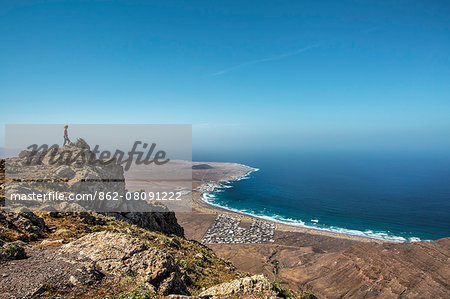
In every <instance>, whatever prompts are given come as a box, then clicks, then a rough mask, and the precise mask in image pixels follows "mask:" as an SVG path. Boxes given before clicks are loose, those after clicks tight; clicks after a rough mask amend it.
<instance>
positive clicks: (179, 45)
mask: <svg viewBox="0 0 450 299" xmlns="http://www.w3.org/2000/svg"><path fill="white" fill-rule="evenodd" d="M0 3H1V4H0V36H1V42H0V104H1V106H0V107H1V111H2V116H1V119H0V122H1V123H0V125H2V126H3V125H4V124H7V123H69V124H70V123H191V124H193V135H194V150H195V148H196V147H197V148H205V149H208V148H211V149H212V148H218V147H220V148H224V149H227V148H230V149H239V148H242V149H252V148H262V147H264V146H269V147H272V148H277V147H280V148H304V149H331V150H333V149H358V148H371V149H403V148H408V149H418V150H424V149H425V150H440V151H445V150H450V54H449V53H450V2H449V1H446V0H443V1H392V0H390V1H380V0H376V1H343V0H341V1H273V0H272V1H263V0H258V1H242V0H241V1H158V2H156V1H96V2H94V1H26V0H25V1H0ZM3 139H4V131H3V130H0V140H1V141H0V146H3Z"/></svg>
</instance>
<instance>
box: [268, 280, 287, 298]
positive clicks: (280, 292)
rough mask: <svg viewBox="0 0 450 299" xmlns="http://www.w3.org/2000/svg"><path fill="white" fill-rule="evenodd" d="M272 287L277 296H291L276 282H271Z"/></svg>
mask: <svg viewBox="0 0 450 299" xmlns="http://www.w3.org/2000/svg"><path fill="white" fill-rule="evenodd" d="M272 289H273V290H274V291H275V293H277V296H278V297H281V298H292V296H291V294H289V292H288V291H287V290H285V289H284V288H283V287H282V286H281V285H280V284H279V283H278V282H276V281H274V282H272Z"/></svg>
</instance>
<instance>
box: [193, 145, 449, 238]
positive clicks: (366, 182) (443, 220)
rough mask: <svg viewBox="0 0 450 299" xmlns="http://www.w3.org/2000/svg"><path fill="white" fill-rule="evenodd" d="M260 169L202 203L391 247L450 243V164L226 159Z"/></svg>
mask: <svg viewBox="0 0 450 299" xmlns="http://www.w3.org/2000/svg"><path fill="white" fill-rule="evenodd" d="M195 158H196V160H198V161H200V160H202V161H205V160H206V161H230V162H239V163H242V164H245V165H249V166H251V167H254V168H258V169H259V170H258V171H255V172H251V173H250V174H249V175H247V176H246V177H244V178H243V179H241V180H238V181H233V182H227V183H225V184H224V188H222V189H220V190H218V191H217V192H214V193H208V194H205V195H204V199H205V200H206V201H208V202H210V203H211V204H215V205H219V206H221V207H226V208H229V209H232V210H235V211H239V212H242V213H248V214H252V215H255V216H259V217H261V218H265V219H271V220H274V221H279V222H283V223H287V224H291V225H296V226H303V227H313V228H316V229H323V230H328V231H335V232H341V233H347V234H352V235H361V236H368V237H373V238H378V239H386V240H393V241H418V240H435V239H438V238H442V237H448V236H450V159H448V158H447V157H444V156H441V157H440V158H437V157H430V156H427V157H425V156H423V155H404V154H403V155H395V154H389V155H388V154H384V155H380V154H355V153H352V154H351V155H350V154H295V155H290V156H289V155H279V154H278V155H275V156H274V155H273V154H254V153H252V154H248V155H245V154H239V155H238V154H223V155H220V156H219V155H216V156H215V157H212V156H208V155H198V156H197V157H195Z"/></svg>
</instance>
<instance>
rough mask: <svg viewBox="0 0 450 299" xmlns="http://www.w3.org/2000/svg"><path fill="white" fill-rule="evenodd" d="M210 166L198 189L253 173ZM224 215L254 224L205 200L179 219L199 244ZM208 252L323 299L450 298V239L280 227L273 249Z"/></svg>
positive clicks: (201, 172) (197, 175) (196, 177)
mask: <svg viewBox="0 0 450 299" xmlns="http://www.w3.org/2000/svg"><path fill="white" fill-rule="evenodd" d="M203 164H205V163H203ZM207 164H208V165H210V166H211V168H206V167H205V169H194V170H193V186H194V187H198V186H200V185H201V184H203V183H204V182H220V181H226V180H233V179H236V178H237V177H239V176H242V175H245V174H246V173H247V172H248V171H250V170H251V169H249V168H243V166H242V165H238V164H223V163H207ZM233 165H234V166H233ZM217 214H226V215H231V216H233V217H236V218H240V219H241V226H243V227H245V226H247V227H248V226H249V224H250V223H252V222H254V221H255V219H253V218H251V217H248V216H245V215H240V214H237V213H233V212H229V211H225V210H222V209H219V208H217V207H214V206H211V205H208V204H206V203H205V202H204V201H202V200H201V192H194V193H193V211H192V213H177V214H176V217H177V219H178V222H179V223H180V224H181V225H182V226H183V228H184V231H185V235H186V237H187V238H188V239H194V240H197V241H200V240H201V239H202V236H203V235H204V234H205V232H206V231H207V230H208V227H209V226H210V225H211V224H212V223H213V222H214V219H215V218H216V215H217ZM207 246H208V247H209V248H211V249H213V251H214V252H215V253H216V254H217V255H218V256H220V257H222V258H225V259H228V260H230V261H231V262H233V264H234V265H236V266H237V267H238V269H240V270H242V271H248V272H251V273H264V274H265V275H266V276H268V277H270V278H271V279H274V280H277V281H280V282H282V283H283V284H284V285H285V286H287V287H289V288H296V287H297V288H299V287H301V288H303V289H307V290H310V291H312V292H313V293H314V294H316V295H318V296H319V297H324V298H339V297H349V298H374V297H382V298H383V297H384V298H397V297H401V298H448V297H450V285H449V281H450V238H446V239H441V240H437V241H434V242H415V243H392V242H382V241H380V240H374V239H369V238H362V237H354V236H347V235H342V234H335V233H330V232H324V231H317V230H310V229H306V228H300V227H292V226H287V225H282V224H277V227H276V230H275V242H273V243H270V242H267V243H264V244H207Z"/></svg>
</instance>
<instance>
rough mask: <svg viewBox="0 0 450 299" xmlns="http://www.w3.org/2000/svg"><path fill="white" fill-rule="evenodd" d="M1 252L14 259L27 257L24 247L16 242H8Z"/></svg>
mask: <svg viewBox="0 0 450 299" xmlns="http://www.w3.org/2000/svg"><path fill="white" fill-rule="evenodd" d="M3 253H4V254H6V255H7V256H9V257H11V258H14V259H16V260H20V259H24V258H26V257H27V255H26V253H25V249H23V247H22V246H20V245H17V244H9V245H7V246H6V247H5V248H3Z"/></svg>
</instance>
